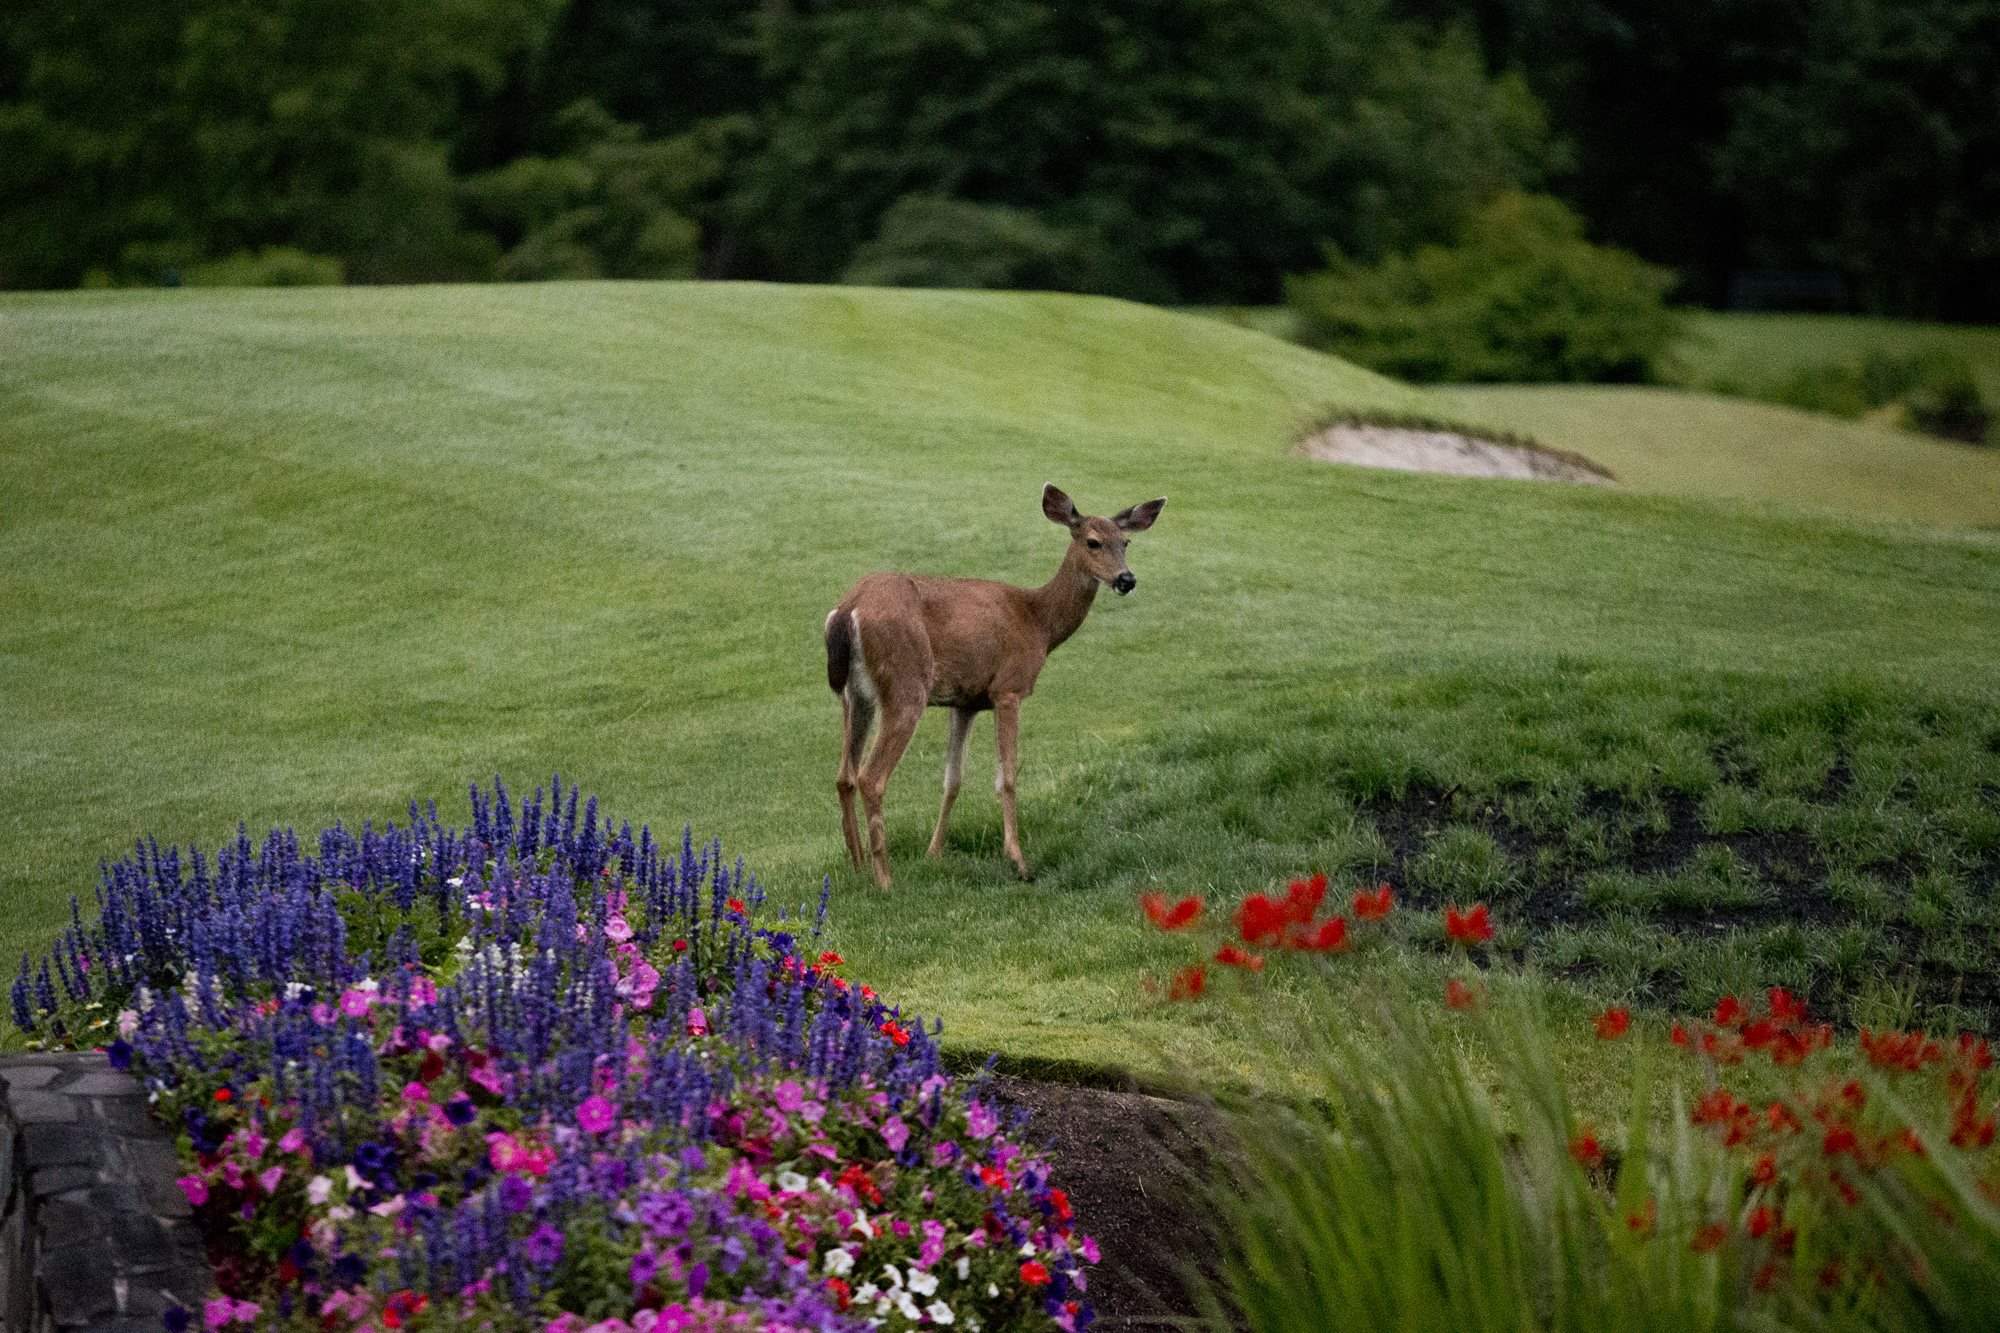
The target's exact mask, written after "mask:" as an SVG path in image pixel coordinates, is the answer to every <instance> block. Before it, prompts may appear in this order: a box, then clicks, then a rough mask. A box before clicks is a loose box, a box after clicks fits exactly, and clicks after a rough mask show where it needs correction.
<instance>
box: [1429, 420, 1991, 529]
mask: <svg viewBox="0 0 2000 1333" xmlns="http://www.w3.org/2000/svg"><path fill="white" fill-rule="evenodd" d="M1428 398H1429V399H1430V400H1431V401H1432V402H1434V403H1436V404H1438V407H1439V410H1441V411H1443V412H1446V413H1449V414H1452V415H1457V416H1463V417H1473V418H1478V419H1484V420H1492V421H1494V422H1497V423H1499V424H1501V425H1504V426H1508V427H1511V428H1513V429H1514V430H1517V431H1525V432H1527V433H1529V434H1532V435H1534V436H1535V437H1536V438H1537V439H1539V440H1542V441H1543V442H1545V443H1547V444H1551V445H1555V446H1558V447H1560V448H1563V449H1570V450H1574V451H1575V452H1577V453H1580V454H1583V455H1584V456H1585V457H1587V458H1590V459H1593V460H1594V461H1596V462H1598V463H1601V464H1603V465H1604V466H1605V467H1607V468H1610V469H1611V471H1613V472H1615V473H1617V474H1618V480H1619V482H1620V484H1622V485H1624V486H1625V487H1627V488H1628V489H1632V490H1641V491H1651V492H1653V493H1655V494H1660V495H1688V496H1707V497H1713V498H1717V499H1741V500H1753V501H1766V502H1772V503H1777V504H1782V505H1786V506H1792V507H1799V508H1808V509H1819V510H1825V511H1829V512H1834V513H1842V514H1849V515H1855V516H1860V517H1868V518H1878V519H1895V520H1900V521H1903V522H1910V523H1936V524H1945V525H1951V526H1963V527H1995V526H2000V449H1992V448H1986V447H1982V446H1978V445H1970V444H1953V443H1951V442H1949V441H1945V440H1934V439H1931V438H1929V437H1927V436H1923V435H1918V434H1915V433H1913V432H1910V431H1903V430H1896V429H1894V428H1892V427H1889V426H1879V425H1873V424H1870V423H1868V422H1861V421H1843V420H1841V419H1840V418H1838V417H1831V416H1825V415H1822V414H1820V413H1816V412H1801V411H1799V410H1797V409H1796V408H1790V407H1780V406H1777V405H1775V404H1772V403H1757V402H1750V401H1748V400H1746V399H1741V398H1723V397H1718V396H1715V395H1712V394H1704V393H1695V392H1691V391H1688V390H1681V389H1660V388H1639V387H1632V386H1626V385H1519V386H1516V385H1504V386H1498V387H1487V386H1483V385H1481V386H1470V385H1468V386H1462V387H1460V386H1454V387H1448V388H1436V389H1432V390H1431V391H1430V392H1429V394H1428Z"/></svg>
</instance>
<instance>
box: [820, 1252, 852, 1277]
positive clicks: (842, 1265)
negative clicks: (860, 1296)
mask: <svg viewBox="0 0 2000 1333" xmlns="http://www.w3.org/2000/svg"><path fill="white" fill-rule="evenodd" d="M821 1262H822V1263H824V1264H825V1266H826V1271H827V1272H829V1273H831V1274H833V1275H834V1276H835V1277H845V1276H847V1275H848V1274H849V1273H851V1272H853V1271H854V1256H853V1255H851V1254H849V1253H848V1252H847V1251H846V1250H843V1249H841V1248H839V1247H838V1246H836V1247H834V1248H833V1249H831V1250H828V1251H827V1252H826V1258H825V1259H824V1260H822V1261H821Z"/></svg>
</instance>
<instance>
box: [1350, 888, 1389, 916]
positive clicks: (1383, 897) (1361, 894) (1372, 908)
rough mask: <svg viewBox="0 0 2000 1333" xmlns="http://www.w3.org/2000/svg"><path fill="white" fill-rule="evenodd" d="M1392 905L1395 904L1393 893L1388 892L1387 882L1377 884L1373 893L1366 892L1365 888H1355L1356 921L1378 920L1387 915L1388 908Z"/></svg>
mask: <svg viewBox="0 0 2000 1333" xmlns="http://www.w3.org/2000/svg"><path fill="white" fill-rule="evenodd" d="M1393 906H1395V902H1394V895H1393V894H1391V893H1390V892H1389V886H1388V885H1387V884H1377V885H1376V886H1375V892H1373V893H1370V892H1368V890H1366V889H1357V890H1355V893H1354V919H1355V920H1356V921H1380V920H1381V919H1382V918H1383V917H1385V916H1387V915H1389V909H1390V908H1391V907H1393Z"/></svg>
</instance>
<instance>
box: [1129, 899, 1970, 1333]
mask: <svg viewBox="0 0 2000 1333" xmlns="http://www.w3.org/2000/svg"><path fill="white" fill-rule="evenodd" d="M1321 896H1323V889H1321V888H1319V887H1318V886H1317V885H1316V884H1315V882H1314V881H1302V882H1300V883H1299V884H1295V885H1294V886H1293V889H1292V891H1291V892H1289V893H1288V895H1287V898H1286V899H1284V900H1277V899H1262V900H1261V901H1262V904H1263V906H1253V907H1252V909H1251V911H1250V912H1249V913H1248V914H1247V915H1246V914H1243V913H1239V919H1240V920H1241V921H1242V922H1243V923H1244V924H1243V926H1242V928H1241V930H1240V931H1239V933H1240V934H1242V935H1244V937H1245V938H1246V939H1247V938H1248V936H1249V934H1250V933H1252V932H1256V931H1259V930H1261V929H1262V928H1263V927H1264V926H1265V925H1267V924H1269V923H1271V922H1272V921H1275V920H1276V919H1277V917H1276V916H1273V915H1272V913H1274V912H1275V913H1277V915H1278V916H1287V917H1288V919H1287V920H1286V921H1285V923H1284V925H1283V930H1284V931H1287V932H1290V937H1292V938H1299V939H1303V938H1306V932H1307V931H1308V929H1309V927H1308V925H1307V924H1306V923H1307V922H1308V921H1309V920H1310V913H1309V912H1307V911H1306V906H1307V904H1308V903H1309V902H1310V903H1311V904H1313V905H1315V906H1316V905H1317V903H1318V900H1319V899H1320V897H1321ZM1255 897H1256V896H1255V895H1253V899H1254V898H1255ZM1361 902H1362V896H1361V895H1357V898H1356V909H1357V911H1356V914H1357V916H1360V915H1363V914H1362V913H1361V911H1360V910H1359V909H1360V906H1361ZM1188 903H1189V905H1187V906H1185V907H1184V908H1182V909H1181V910H1180V916H1181V917H1182V918H1183V919H1184V920H1183V924H1192V923H1193V922H1194V921H1196V920H1198V919H1199V918H1200V917H1201V915H1202V905H1201V904H1200V902H1199V900H1188ZM1287 904H1289V910H1288V913H1287V911H1286V910H1283V909H1285V908H1286V905H1287ZM1383 906H1384V907H1385V908H1386V901H1384V903H1383ZM1156 907H1164V903H1160V904H1153V905H1149V906H1148V908H1147V915H1148V916H1149V917H1151V918H1152V919H1153V920H1154V921H1155V923H1156V924H1161V925H1165V924H1166V923H1165V922H1163V921H1161V920H1160V917H1159V915H1158V914H1157V913H1156V911H1155V908H1156ZM1374 912H1375V903H1374V902H1373V901H1370V903H1369V913H1368V914H1369V915H1373V914H1374ZM1290 918H1300V919H1296V920H1294V919H1290ZM1444 928H1445V936H1446V939H1447V940H1448V941H1449V943H1450V944H1451V945H1452V946H1454V947H1463V948H1465V949H1467V950H1470V949H1472V948H1475V947H1485V946H1486V945H1487V944H1488V943H1489V942H1490V941H1491V939H1492V937H1493V934H1494V926H1493V923H1492V920H1491V916H1490V913H1489V911H1488V910H1487V908H1486V907H1485V906H1484V905H1483V904H1479V905H1475V906H1474V907H1472V908H1471V909H1460V908H1456V907H1453V908H1448V909H1447V910H1446V913H1445V923H1444ZM1301 961H1308V960H1301ZM1318 962H1319V963H1320V965H1324V966H1335V967H1338V966H1340V965H1341V964H1340V963H1339V962H1337V961H1335V960H1331V959H1326V958H1321V959H1319V960H1318ZM1496 970H1497V969H1496ZM1493 979H1494V983H1495V987H1496V989H1499V990H1500V992H1501V995H1502V996H1503V999H1494V998H1492V997H1490V996H1489V994H1488V989H1487V987H1486V985H1485V983H1484V982H1483V981H1482V980H1481V979H1479V978H1477V977H1473V978H1467V977H1463V976H1453V977H1451V978H1449V980H1448V981H1447V984H1446V990H1445V996H1444V1004H1443V1005H1442V1006H1432V1005H1430V1004H1428V1003H1426V1004H1423V1005H1419V1006H1416V1007H1414V1008H1410V1007H1405V1008H1401V1009H1389V1010H1385V1011H1384V1012H1383V1013H1382V1014H1381V1015H1380V1021H1379V1022H1378V1023H1375V1024H1342V1025H1330V1026H1329V1027H1328V1028H1327V1029H1325V1033H1324V1039H1323V1044H1322V1046H1321V1047H1320V1048H1319V1050H1318V1051H1317V1052H1316V1058H1314V1059H1313V1060H1312V1062H1311V1068H1312V1069H1313V1070H1314V1071H1315V1073H1316V1076H1317V1081H1316V1085H1315V1086H1314V1087H1313V1088H1312V1090H1311V1092H1312V1095H1311V1096H1310V1097H1309V1098H1307V1099H1306V1100H1305V1101H1303V1102H1301V1103H1279V1104H1265V1105H1264V1106H1262V1107H1256V1108H1252V1109H1249V1110H1245V1111H1242V1112H1240V1113H1239V1114H1240V1116H1241V1123H1240V1125H1239V1132H1238V1133H1237V1134H1236V1135H1235V1136H1234V1138H1235V1139H1236V1141H1237V1142H1239V1143H1241V1144H1242V1145H1243V1154H1244V1155H1243V1159H1242V1167H1241V1170H1240V1171H1239V1173H1237V1174H1235V1175H1233V1176H1232V1178H1230V1179H1229V1180H1227V1181H1225V1182H1222V1183H1221V1184H1220V1185H1219V1187H1218V1190H1217V1231H1216V1238H1217V1246H1218V1250H1219V1252H1220V1253H1221V1255H1222V1256H1223V1257H1222V1264H1221V1272H1220V1277H1219V1280H1218V1282H1217V1283H1216V1285H1215V1286H1214V1288H1213V1290H1211V1292H1210V1293H1209V1295H1210V1304H1211V1306H1212V1310H1213V1313H1214V1315H1215V1318H1216V1320H1217V1321H1218V1323H1219V1324H1221V1325H1224V1326H1227V1327H1230V1328H1232V1329H1249V1330H1253V1333H1265V1331H1268V1333H1280V1331H1281V1330H1282V1331H1286V1333H1289V1330H1294V1329H1302V1328H1336V1327H1353V1328H1384V1329H1390V1328H1394V1329H1432V1328H1438V1329H1446V1328H1449V1329H1490V1330H1495V1331H1496V1333H1498V1331H1499V1330H1507V1331H1508V1333H1514V1331H1516V1330H1524V1329H1532V1330H1548V1331H1550V1333H1558V1331H1567V1330H1576V1331H1577V1333H1601V1331H1602V1330H1604V1329H1614V1328H1615V1329H1621V1330H1624V1329H1635V1330H1649V1329H1651V1330H1660V1331H1661V1333H1666V1331H1667V1330H1674V1331H1675V1333H1681V1331H1685V1330H1751V1329H1757V1330H1766V1331H1773V1330H1790V1329H1840V1330H1844V1329H1896V1330H1901V1329H1955V1328H1964V1329H1989V1328H1991V1327H1993V1307H1992V1293H1993V1292H1994V1291H1996V1290H2000V1153H1996V1150H1995V1137H1996V1110H1995V1088H1994V1078H1993V1072H1992V1071H1993V1066H1994V1058H1993V1052H1992V1050H1991V1048H1990V1046H1989V1044H1988V1042H1987V1041H1986V1040H1985V1039H1984V1038H1982V1037H1980V1036H1978V1035H1976V1034H1962V1035H1960V1036H1957V1037H1955V1038H1952V1039H1949V1040H1946V1039H1941V1038H1933V1037H1931V1036H1928V1035H1926V1034H1924V1033H1919V1032H1875V1031H1870V1030H1863V1031H1861V1032H1860V1033H1859V1034H1857V1035H1855V1036H1854V1037H1853V1039H1852V1040H1843V1039H1841V1038H1840V1037H1839V1036H1837V1034H1836V1033H1835V1032H1834V1030H1833V1029H1832V1028H1831V1026H1829V1025H1827V1024H1824V1023H1820V1022H1816V1021H1814V1020H1813V1019H1812V1017H1811V1016H1810V1014H1809V1013H1808V1012H1807V1009H1806V1006H1805V1004H1804V1002H1803V1001H1801V1000H1800V999H1799V998H1798V997H1796V996H1794V995H1793V994H1791V993H1790V992H1789V991H1786V990H1784V989H1782V988H1773V989H1772V990H1770V991H1768V992H1767V993H1766V994H1765V995H1764V996H1763V997H1762V998H1761V999H1759V1000H1756V1001H1745V1000H1740V999H1738V998H1736V997H1734V996H1725V997H1724V998H1723V999H1722V1000H1721V1001H1720V1002H1719V1003H1718V1004H1717V1005H1716V1007H1715V1009H1714V1010H1713V1012H1712V1013H1710V1014H1708V1015H1705V1016H1703V1017H1701V1018H1699V1019H1687V1020H1684V1021H1680V1022H1675V1023H1672V1024H1666V1023H1661V1024H1658V1025H1649V1024H1646V1023H1644V1022H1643V1021H1640V1020H1636V1019H1635V1018H1634V1015H1633V1013H1632V1011H1631V1010H1630V1009H1628V1008H1626V1007H1624V1006H1613V1007H1610V1008H1607V1009H1604V1010H1602V1011H1601V1012H1599V1013H1597V1014H1596V1015H1595V1016H1594V1017H1593V1018H1591V1019H1590V1020H1589V1024H1590V1032H1589V1034H1578V1035H1581V1036H1583V1039H1584V1040H1585V1041H1590V1042H1592V1044H1593V1045H1594V1047H1595V1048H1596V1049H1597V1050H1598V1051H1599V1052H1600V1053H1601V1056H1602V1059H1601V1060H1600V1061H1599V1062H1598V1063H1599V1064H1600V1065H1602V1066H1603V1067H1604V1068H1606V1069H1609V1070H1611V1071H1613V1072H1614V1073H1615V1074H1617V1075H1618V1076H1621V1077H1625V1078H1629V1080H1630V1087H1631V1109H1630V1111H1629V1113H1628V1115H1627V1116H1626V1120H1625V1123H1624V1125H1623V1126H1617V1125H1609V1126H1603V1125H1596V1124H1592V1123H1590V1122H1589V1121H1587V1120H1586V1119H1584V1118H1583V1117H1581V1116H1580V1115H1579V1114H1578V1113H1577V1111H1576V1110H1575V1108H1574V1107H1573V1105H1572V1103H1571V1101H1570V1097H1569V1092H1568V1088H1567V1086H1566V1084H1565V1080H1564V1078H1563V1076H1562V1075H1561V1074H1560V1073H1559V1071H1558V1067H1557V1062H1556V1060H1555V1057H1554V1054H1553V1049H1554V1043H1553V1041H1552V1033H1553V1032H1554V1030H1555V1026H1556V1025H1555V1023H1554V1021H1553V1020H1551V1019H1549V1018H1548V1017H1546V1016H1544V1015H1542V1014H1540V1013H1539V1012H1536V1011H1533V1010H1531V1009H1527V1008H1523V1007H1519V1006H1516V1005H1513V1004H1510V1003H1507V1002H1506V1001H1505V999H1504V997H1505V996H1509V995H1513V994H1517V993H1521V994H1525V993H1526V992H1525V991H1517V990H1516V988H1513V987H1510V986H1507V985H1506V979H1505V978H1504V977H1501V976H1497V975H1496V976H1494V978H1493ZM1183 998H1192V997H1183ZM1593 1038H1594V1041H1593ZM1663 1078H1664V1079H1668V1080H1671V1085H1670V1086H1669V1087H1668V1088H1667V1089H1665V1090H1664V1092H1663V1093H1662V1094H1661V1095H1656V1091H1657V1090H1658V1085H1659V1084H1660V1083H1661V1081H1662V1079H1663ZM1663 1105H1665V1106H1668V1107H1670V1108H1671V1109H1670V1110H1669V1111H1668V1112H1667V1113H1666V1115H1665V1116H1664V1118H1662V1116H1661V1113H1660V1108H1661V1107H1662V1106H1663Z"/></svg>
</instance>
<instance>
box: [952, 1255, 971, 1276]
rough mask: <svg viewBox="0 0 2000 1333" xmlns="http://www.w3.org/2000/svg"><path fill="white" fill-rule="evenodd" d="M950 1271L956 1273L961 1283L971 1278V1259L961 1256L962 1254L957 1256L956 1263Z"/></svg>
mask: <svg viewBox="0 0 2000 1333" xmlns="http://www.w3.org/2000/svg"><path fill="white" fill-rule="evenodd" d="M952 1269H953V1270H954V1271H955V1272H957V1274H958V1280H959V1281H960V1282H963V1281H965V1279H967V1278H969V1277H971V1276H972V1260H971V1258H970V1257H968V1256H966V1255H963V1254H961V1255H959V1256H958V1262H957V1263H955V1264H953V1265H952Z"/></svg>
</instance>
